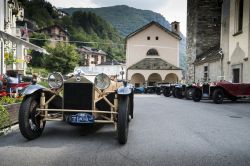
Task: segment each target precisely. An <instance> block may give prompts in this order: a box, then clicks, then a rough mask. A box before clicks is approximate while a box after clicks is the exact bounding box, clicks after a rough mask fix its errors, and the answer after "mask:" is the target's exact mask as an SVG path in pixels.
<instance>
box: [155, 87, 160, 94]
mask: <svg viewBox="0 0 250 166" xmlns="http://www.w3.org/2000/svg"><path fill="white" fill-rule="evenodd" d="M155 91H156V94H157V95H161V88H160V87H157V88H156V90H155Z"/></svg>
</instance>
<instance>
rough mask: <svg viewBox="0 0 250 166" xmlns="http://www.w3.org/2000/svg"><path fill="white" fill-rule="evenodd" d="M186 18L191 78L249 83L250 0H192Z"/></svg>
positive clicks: (194, 79) (195, 79)
mask: <svg viewBox="0 0 250 166" xmlns="http://www.w3.org/2000/svg"><path fill="white" fill-rule="evenodd" d="M198 9H199V10H198ZM205 11H206V12H205ZM203 13H204V14H203ZM187 18H188V27H187V28H188V32H187V56H188V65H189V70H188V73H189V80H192V81H196V82H198V81H218V80H221V79H224V80H226V81H230V82H234V83H250V75H249V71H250V62H249V60H248V59H249V56H250V25H249V22H250V2H249V1H247V0H223V1H220V0H218V1H213V2H210V1H199V0H189V1H188V17H187ZM209 18H210V19H209ZM211 18H219V19H218V20H216V19H214V20H211ZM213 21H215V22H213Z"/></svg>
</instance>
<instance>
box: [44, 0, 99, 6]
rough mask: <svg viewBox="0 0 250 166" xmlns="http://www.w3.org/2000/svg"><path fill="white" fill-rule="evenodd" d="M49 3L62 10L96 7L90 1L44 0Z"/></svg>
mask: <svg viewBox="0 0 250 166" xmlns="http://www.w3.org/2000/svg"><path fill="white" fill-rule="evenodd" d="M46 1H48V2H50V3H51V4H52V5H54V6H56V7H63V8H69V7H85V8H87V7H92V8H94V7H98V6H97V5H96V4H95V3H93V2H92V1H91V0H46Z"/></svg>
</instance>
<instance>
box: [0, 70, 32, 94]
mask: <svg viewBox="0 0 250 166" xmlns="http://www.w3.org/2000/svg"><path fill="white" fill-rule="evenodd" d="M29 84H31V82H24V81H23V80H22V74H20V73H19V72H18V71H15V70H10V71H7V74H3V75H0V97H3V96H14V95H18V93H19V91H21V90H22V89H23V88H25V87H27V86H28V85H29Z"/></svg>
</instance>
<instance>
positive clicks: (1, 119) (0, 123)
mask: <svg viewBox="0 0 250 166" xmlns="http://www.w3.org/2000/svg"><path fill="white" fill-rule="evenodd" d="M10 125H11V121H10V115H9V113H8V111H7V110H6V109H5V108H4V106H2V105H0V135H2V134H3V133H4V131H3V128H5V127H7V126H8V127H9V128H10ZM9 128H8V129H9Z"/></svg>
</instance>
